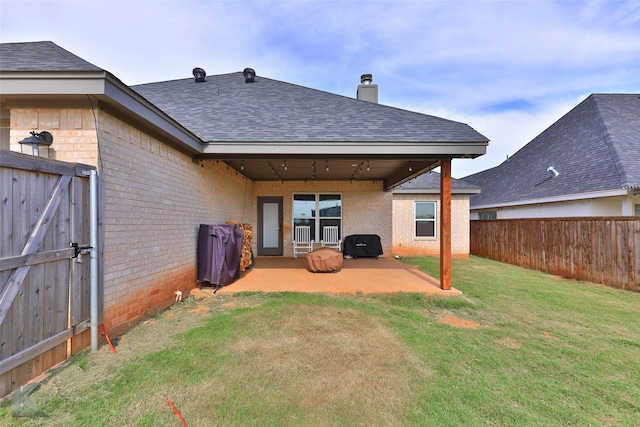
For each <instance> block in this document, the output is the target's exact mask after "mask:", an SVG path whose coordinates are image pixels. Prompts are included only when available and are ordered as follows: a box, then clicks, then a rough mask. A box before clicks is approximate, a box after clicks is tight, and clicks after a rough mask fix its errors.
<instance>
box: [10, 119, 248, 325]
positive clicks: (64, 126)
mask: <svg viewBox="0 0 640 427" xmlns="http://www.w3.org/2000/svg"><path fill="white" fill-rule="evenodd" d="M96 114H97V116H96V121H97V122H98V129H99V131H98V132H97V135H98V137H97V138H96V131H95V122H94V120H93V112H92V111H91V110H89V109H87V110H82V111H78V110H74V111H73V118H74V119H73V120H67V121H66V122H65V120H64V119H57V117H64V116H65V115H66V116H67V117H68V116H69V114H68V111H66V110H12V114H11V120H12V123H15V124H16V125H17V124H21V125H22V126H23V127H21V128H19V129H15V130H14V129H12V137H13V136H14V134H15V135H16V138H17V137H18V136H17V135H22V134H25V133H26V134H27V135H28V131H30V130H44V129H47V130H49V131H50V132H51V133H52V134H53V135H54V143H53V145H52V148H54V149H55V157H56V158H57V159H58V160H67V161H73V162H81V163H87V164H92V165H97V166H98V168H99V170H100V172H99V173H100V181H101V187H102V188H101V190H102V191H101V206H102V209H103V210H102V217H101V220H102V230H103V235H104V241H103V248H102V249H103V254H104V255H103V256H104V324H105V327H106V328H107V329H109V330H112V331H113V332H120V331H123V330H124V329H125V328H126V327H127V326H128V324H130V323H131V322H132V321H135V320H137V319H139V318H141V317H142V316H143V315H144V314H145V313H146V312H148V311H153V310H154V309H157V308H161V307H165V306H166V305H168V304H169V303H171V302H172V301H173V300H174V298H175V295H174V292H175V291H183V292H188V291H189V290H191V289H193V287H194V286H196V278H197V271H196V270H197V265H196V254H197V233H198V227H199V224H201V223H206V224H213V223H222V222H224V221H225V220H227V219H232V220H235V221H246V220H247V219H248V218H251V217H252V204H251V194H252V184H251V182H250V181H249V180H247V179H245V178H244V177H243V176H242V175H240V174H237V173H236V172H235V171H234V170H232V169H230V168H228V167H227V165H226V164H224V163H222V162H216V161H204V162H203V163H202V165H200V164H195V163H193V162H192V160H191V157H189V156H187V155H185V154H183V153H181V152H179V151H177V150H175V149H173V148H171V147H169V146H168V145H166V144H164V143H163V142H162V141H160V140H158V139H155V138H153V137H151V136H149V135H147V134H145V133H143V132H141V131H140V130H139V129H137V128H135V127H133V126H131V125H130V124H127V123H125V122H123V121H121V120H120V119H117V118H115V117H113V116H110V115H108V114H106V113H105V112H100V111H98V112H96ZM41 117H44V118H45V119H44V120H46V122H45V123H43V120H42V119H41ZM52 117H53V119H52ZM14 120H15V122H14ZM79 123H81V124H79ZM69 128H70V129H69ZM97 141H99V152H100V160H99V161H98V155H97V153H98V143H97ZM13 147H14V145H12V148H13ZM76 148H77V149H76ZM18 151H19V147H18ZM243 215H244V218H243Z"/></svg>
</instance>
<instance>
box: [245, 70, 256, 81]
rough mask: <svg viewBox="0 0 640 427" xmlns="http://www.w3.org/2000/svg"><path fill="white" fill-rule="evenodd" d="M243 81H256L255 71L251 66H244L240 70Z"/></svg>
mask: <svg viewBox="0 0 640 427" xmlns="http://www.w3.org/2000/svg"><path fill="white" fill-rule="evenodd" d="M242 74H243V75H244V82H245V83H253V82H255V81H256V72H255V71H254V69H253V68H245V69H244V71H243V72H242Z"/></svg>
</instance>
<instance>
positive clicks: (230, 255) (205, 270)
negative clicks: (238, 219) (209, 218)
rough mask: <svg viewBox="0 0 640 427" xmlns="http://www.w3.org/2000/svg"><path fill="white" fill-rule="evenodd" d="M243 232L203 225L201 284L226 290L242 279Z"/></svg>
mask: <svg viewBox="0 0 640 427" xmlns="http://www.w3.org/2000/svg"><path fill="white" fill-rule="evenodd" d="M243 236H244V232H243V231H242V229H241V228H240V227H238V226H237V225H235V224H218V225H208V224H200V232H199V236H198V281H199V282H208V283H211V284H212V285H218V286H225V285H229V284H231V283H232V282H233V281H234V280H236V279H237V278H238V277H240V257H241V254H242V237H243Z"/></svg>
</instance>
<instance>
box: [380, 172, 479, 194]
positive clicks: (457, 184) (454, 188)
mask: <svg viewBox="0 0 640 427" xmlns="http://www.w3.org/2000/svg"><path fill="white" fill-rule="evenodd" d="M393 192H394V193H395V194H399V193H402V194H420V193H422V194H439V193H440V174H439V173H438V172H434V171H429V172H427V173H423V174H422V175H419V176H417V177H415V178H413V179H412V180H410V181H407V182H405V183H404V184H402V185H399V186H398V187H396V188H394V189H393ZM451 192H452V193H454V194H475V193H479V192H480V187H478V186H477V185H474V184H471V183H469V182H467V181H464V180H462V179H455V178H452V179H451Z"/></svg>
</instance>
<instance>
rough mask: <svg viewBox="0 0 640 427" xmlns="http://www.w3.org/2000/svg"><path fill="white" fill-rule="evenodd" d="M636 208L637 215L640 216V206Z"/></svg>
mask: <svg viewBox="0 0 640 427" xmlns="http://www.w3.org/2000/svg"><path fill="white" fill-rule="evenodd" d="M635 208H636V210H635V215H636V216H640V205H636V206H635Z"/></svg>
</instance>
